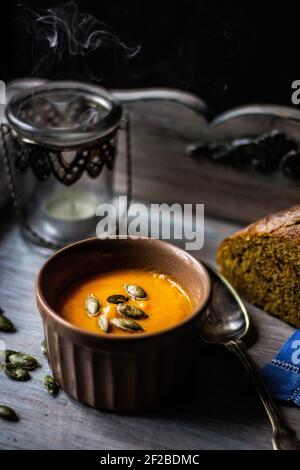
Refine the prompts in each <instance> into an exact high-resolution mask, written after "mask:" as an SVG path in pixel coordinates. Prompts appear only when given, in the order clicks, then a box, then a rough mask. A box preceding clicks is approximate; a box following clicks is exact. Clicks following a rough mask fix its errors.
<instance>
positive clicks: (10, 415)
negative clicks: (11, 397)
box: [0, 404, 18, 421]
mask: <svg viewBox="0 0 300 470" xmlns="http://www.w3.org/2000/svg"><path fill="white" fill-rule="evenodd" d="M0 418H3V419H7V420H9V421H17V419H18V416H17V413H16V412H15V410H13V409H12V408H11V407H10V406H6V405H2V404H0Z"/></svg>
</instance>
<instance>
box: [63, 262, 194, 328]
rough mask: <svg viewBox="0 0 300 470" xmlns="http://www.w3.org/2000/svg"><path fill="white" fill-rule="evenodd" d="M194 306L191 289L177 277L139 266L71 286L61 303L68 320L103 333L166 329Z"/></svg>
mask: <svg viewBox="0 0 300 470" xmlns="http://www.w3.org/2000/svg"><path fill="white" fill-rule="evenodd" d="M192 310H193V306H192V302H191V299H190V298H189V296H188V293H187V292H185V291H184V290H183V289H182V287H181V286H179V285H178V284H177V283H176V282H175V281H174V279H171V278H170V277H169V276H167V275H165V274H160V273H157V272H152V271H143V270H136V269H130V270H117V271H111V272H106V273H103V274H99V275H96V276H93V277H89V278H86V279H84V280H83V281H81V282H79V283H78V284H76V285H73V286H72V287H71V288H70V289H68V290H67V291H66V293H65V294H64V296H63V298H62V299H61V301H60V303H59V311H60V312H61V314H62V315H63V317H64V318H65V319H66V320H68V321H70V322H71V323H73V324H74V325H76V326H78V327H80V328H84V329H86V330H89V331H93V332H96V333H99V334H107V333H109V334H111V333H113V334H120V335H122V334H123V335H124V334H138V333H142V332H143V331H144V332H154V331H159V330H163V329H165V328H167V327H170V326H172V325H175V324H177V323H179V322H181V321H182V320H183V319H184V318H186V317H187V316H188V315H190V314H191V313H192Z"/></svg>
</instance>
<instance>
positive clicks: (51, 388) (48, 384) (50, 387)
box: [43, 375, 59, 397]
mask: <svg viewBox="0 0 300 470" xmlns="http://www.w3.org/2000/svg"><path fill="white" fill-rule="evenodd" d="M43 383H44V386H45V389H46V390H47V392H48V393H49V395H52V396H54V397H55V396H56V395H57V394H58V391H59V385H58V383H57V382H56V381H55V379H54V378H53V377H52V376H51V375H45V377H44V378H43Z"/></svg>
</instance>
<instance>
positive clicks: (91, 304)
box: [84, 294, 101, 317]
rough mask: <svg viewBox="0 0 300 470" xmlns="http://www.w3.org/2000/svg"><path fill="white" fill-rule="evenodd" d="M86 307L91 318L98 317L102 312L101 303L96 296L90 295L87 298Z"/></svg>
mask: <svg viewBox="0 0 300 470" xmlns="http://www.w3.org/2000/svg"><path fill="white" fill-rule="evenodd" d="M84 307H85V311H86V313H87V314H88V316H89V317H96V316H97V315H98V314H99V312H100V308H101V303H100V301H99V299H97V297H96V296H95V295H94V294H90V295H88V296H87V299H86V301H85V304H84Z"/></svg>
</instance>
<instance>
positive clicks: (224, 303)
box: [202, 263, 300, 450]
mask: <svg viewBox="0 0 300 470" xmlns="http://www.w3.org/2000/svg"><path fill="white" fill-rule="evenodd" d="M205 266H206V268H207V270H208V271H209V274H210V276H211V281H212V296H211V301H210V305H209V307H208V309H207V312H206V315H205V317H204V320H203V324H202V339H203V340H204V341H206V342H207V343H214V344H222V345H224V346H226V347H227V348H228V349H229V350H230V351H232V352H234V353H235V354H236V355H237V356H238V358H239V359H240V361H241V362H242V363H243V365H244V367H245V369H246V370H247V372H248V374H249V376H250V377H251V379H252V382H253V384H254V386H255V388H256V390H257V392H258V394H259V396H260V399H261V401H262V404H263V405H264V407H265V410H266V412H267V414H268V417H269V419H270V422H271V425H272V430H273V436H272V444H273V449H274V450H299V449H300V441H299V440H298V438H297V436H296V434H295V432H294V431H293V430H292V429H290V428H289V427H288V426H287V425H286V424H285V423H284V421H283V419H282V417H281V416H280V414H279V412H278V409H277V407H276V405H275V403H274V402H273V399H272V398H271V396H270V394H269V392H268V390H267V388H266V386H265V384H264V382H263V380H262V378H261V377H260V375H259V372H258V369H257V367H256V364H255V363H254V361H253V360H252V359H251V357H250V356H249V354H248V352H247V349H246V346H245V344H244V343H243V341H242V340H241V338H243V337H244V336H245V334H246V333H247V331H248V328H249V317H248V313H247V310H246V307H245V305H244V304H243V302H242V300H241V299H240V297H239V296H238V294H237V293H236V291H235V290H234V289H233V287H232V286H231V285H230V284H229V283H228V281H227V280H226V279H225V278H224V277H223V276H222V275H221V274H219V273H218V272H216V271H215V270H214V269H213V268H212V267H211V266H209V265H207V264H206V263H205Z"/></svg>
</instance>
